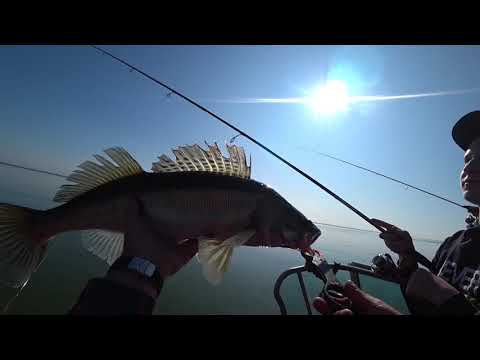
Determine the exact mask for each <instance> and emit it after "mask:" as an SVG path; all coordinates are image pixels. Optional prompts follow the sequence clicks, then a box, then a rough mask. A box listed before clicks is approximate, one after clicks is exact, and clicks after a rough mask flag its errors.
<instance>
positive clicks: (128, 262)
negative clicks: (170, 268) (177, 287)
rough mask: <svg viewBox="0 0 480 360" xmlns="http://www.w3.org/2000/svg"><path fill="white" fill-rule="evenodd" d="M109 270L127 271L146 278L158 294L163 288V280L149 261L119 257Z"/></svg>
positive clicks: (132, 257) (133, 257)
mask: <svg viewBox="0 0 480 360" xmlns="http://www.w3.org/2000/svg"><path fill="white" fill-rule="evenodd" d="M110 270H129V271H132V272H135V273H137V274H139V275H140V276H142V277H144V278H146V279H147V280H149V281H150V282H151V284H152V285H153V286H154V287H155V289H156V290H157V292H158V293H160V290H161V289H162V286H163V278H162V276H161V275H160V271H158V268H157V267H156V266H155V264H152V263H151V262H150V261H148V260H146V259H143V258H140V257H136V256H120V257H119V258H118V259H117V260H116V261H115V262H114V263H113V264H112V266H110Z"/></svg>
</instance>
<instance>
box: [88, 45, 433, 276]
mask: <svg viewBox="0 0 480 360" xmlns="http://www.w3.org/2000/svg"><path fill="white" fill-rule="evenodd" d="M90 46H91V47H92V48H94V49H95V50H97V51H99V52H100V53H102V54H104V55H108V56H110V57H111V58H112V59H114V60H116V61H118V62H120V63H122V64H123V65H125V66H127V67H128V68H129V69H132V70H134V71H136V72H138V73H139V74H141V75H143V76H145V77H146V78H147V79H150V80H151V81H153V82H155V83H156V84H158V85H160V86H162V87H163V88H165V89H167V90H169V91H170V92H172V93H174V94H175V95H178V96H179V97H181V98H182V99H184V100H185V101H187V102H188V103H190V104H192V105H193V106H195V107H197V108H198V109H200V110H201V111H203V112H206V113H207V114H209V115H211V116H212V117H214V118H215V119H217V120H218V121H220V122H222V123H223V124H225V125H226V126H228V127H229V128H231V129H233V130H235V131H236V132H238V133H239V134H240V135H243V136H244V137H245V138H247V139H248V140H250V141H251V142H253V143H254V144H256V145H258V146H260V147H261V148H262V149H264V150H265V151H267V152H268V153H269V154H270V155H272V156H274V157H276V158H277V159H278V160H280V161H281V162H283V163H284V164H285V165H287V166H288V167H290V168H291V169H293V170H294V171H296V172H297V173H299V174H300V175H302V176H303V177H305V178H306V179H308V180H309V181H311V182H312V183H314V184H315V185H317V186H318V187H319V188H321V189H322V190H323V191H325V192H326V193H328V194H329V195H330V196H332V197H333V198H335V199H336V200H338V201H339V202H340V203H342V204H343V205H345V206H346V207H347V208H349V209H350V210H352V211H353V212H354V213H355V214H357V215H358V216H360V217H361V218H362V219H363V220H365V221H366V222H368V223H369V224H370V225H372V226H373V227H375V228H376V229H377V230H379V231H380V232H382V233H383V232H385V230H384V229H383V228H382V227H380V226H378V225H377V224H375V223H373V222H372V221H371V220H370V218H369V217H367V216H366V215H365V214H363V213H362V212H361V211H359V210H358V209H356V208H355V207H353V206H352V205H351V204H349V203H348V202H346V201H345V200H344V199H342V198H341V197H340V196H338V195H337V194H335V193H334V192H332V191H331V190H330V189H328V188H327V187H325V186H324V185H322V184H321V183H320V182H318V181H317V180H316V179H314V178H313V177H311V176H310V175H308V174H307V173H305V172H304V171H302V170H301V169H299V168H298V167H296V166H295V165H293V164H292V163H290V162H289V161H287V160H285V159H284V158H283V157H281V156H280V155H278V154H276V153H275V152H273V151H272V150H270V149H269V148H268V147H266V146H265V145H263V144H262V143H261V142H259V141H258V140H256V139H254V138H253V137H251V136H250V135H248V134H247V133H245V132H244V131H242V130H240V129H239V128H237V127H236V126H234V125H232V124H230V123H229V122H228V121H226V120H224V119H223V118H221V117H220V116H218V115H217V114H215V113H213V112H212V111H210V110H208V109H207V108H205V107H204V106H202V105H200V104H198V103H197V102H195V101H194V100H192V99H190V98H189V97H187V96H185V95H183V94H182V93H180V92H179V91H177V90H175V89H173V88H172V87H170V86H168V85H167V84H165V83H163V82H161V81H160V80H157V79H156V78H154V77H153V76H151V75H149V74H147V73H146V72H144V71H143V70H140V69H139V68H137V67H135V66H133V65H131V64H129V63H127V62H126V61H124V60H122V59H120V58H118V57H116V56H115V55H113V54H111V53H110V52H108V51H106V50H104V49H102V48H100V47H98V46H95V45H90ZM416 256H417V260H418V262H419V263H420V264H422V265H424V266H425V267H427V268H429V269H431V267H432V265H431V262H430V261H429V260H428V259H427V258H426V257H424V256H423V255H422V254H420V253H418V252H416Z"/></svg>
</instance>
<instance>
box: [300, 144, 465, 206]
mask: <svg viewBox="0 0 480 360" xmlns="http://www.w3.org/2000/svg"><path fill="white" fill-rule="evenodd" d="M299 149H302V150H304V151H310V152H313V153H315V154H317V155H321V156H324V157H327V158H330V159H332V160H335V161H339V162H342V163H344V164H347V165H350V166H353V167H356V168H358V169H361V170H364V171H368V172H370V173H372V174H374V175H377V176H381V177H384V178H386V179H388V180H391V181H394V182H397V183H399V184H402V185H405V186H407V188H412V189H415V190H418V191H421V192H423V193H425V194H428V195H431V196H434V197H436V198H438V199H440V200H443V201H446V202H449V203H450V204H453V205H456V206H459V207H461V208H463V209H468V205H461V204H459V203H457V202H455V201H452V200H449V199H447V198H444V197H443V196H439V195H436V194H434V193H431V192H430V191H427V190H424V189H421V188H419V187H417V186H414V185H411V184H408V183H406V182H403V181H401V180H398V179H395V178H393V177H390V176H387V175H385V174H382V173H379V172H377V171H373V170H370V169H367V168H366V167H363V166H360V165H357V164H354V163H351V162H349V161H346V160H342V159H340V158H337V157H334V156H331V155H328V154H325V153H322V152H319V151H316V150H313V149H306V148H301V147H299Z"/></svg>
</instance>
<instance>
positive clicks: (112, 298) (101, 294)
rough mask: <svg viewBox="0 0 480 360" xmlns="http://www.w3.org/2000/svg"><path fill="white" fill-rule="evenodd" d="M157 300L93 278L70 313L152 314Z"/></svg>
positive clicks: (136, 291) (125, 287)
mask: <svg viewBox="0 0 480 360" xmlns="http://www.w3.org/2000/svg"><path fill="white" fill-rule="evenodd" d="M154 307H155V300H154V299H153V298H152V297H150V296H148V295H146V294H144V293H142V292H140V291H138V290H136V289H132V288H129V287H127V286H124V285H121V284H118V283H116V282H113V281H111V280H107V279H100V278H99V279H92V280H90V281H89V282H88V284H87V286H86V287H85V289H84V290H83V292H82V294H81V295H80V298H79V299H78V301H77V303H76V304H75V305H74V306H73V308H72V310H71V311H70V313H69V315H106V316H112V315H151V314H152V313H153V309H154Z"/></svg>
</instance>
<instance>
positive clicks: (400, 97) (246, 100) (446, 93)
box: [204, 88, 480, 104]
mask: <svg viewBox="0 0 480 360" xmlns="http://www.w3.org/2000/svg"><path fill="white" fill-rule="evenodd" d="M479 90H480V88H473V89H463V90H451V91H437V92H427V93H420V94H405V95H371V96H350V97H349V98H348V102H349V103H359V102H370V101H385V100H403V99H415V98H424V97H432V96H451V95H462V94H469V93H473V92H476V91H479ZM204 101H205V102H211V103H225V104H306V103H309V102H311V101H312V100H311V99H310V98H309V97H292V98H243V99H205V100H204Z"/></svg>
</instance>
